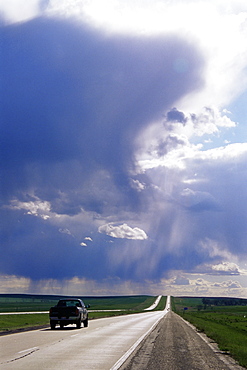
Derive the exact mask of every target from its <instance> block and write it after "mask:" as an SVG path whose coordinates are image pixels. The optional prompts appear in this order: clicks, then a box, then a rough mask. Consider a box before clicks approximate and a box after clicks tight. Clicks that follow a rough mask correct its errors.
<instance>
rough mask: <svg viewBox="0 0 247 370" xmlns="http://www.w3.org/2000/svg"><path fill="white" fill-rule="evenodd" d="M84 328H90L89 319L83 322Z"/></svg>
mask: <svg viewBox="0 0 247 370" xmlns="http://www.w3.org/2000/svg"><path fill="white" fill-rule="evenodd" d="M83 325H84V328H87V327H88V317H87V318H86V320H84V321H83Z"/></svg>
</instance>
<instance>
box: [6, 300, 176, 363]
mask: <svg viewBox="0 0 247 370" xmlns="http://www.w3.org/2000/svg"><path fill="white" fill-rule="evenodd" d="M169 305H170V297H169V298H168V300H167V306H166V309H165V310H164V311H148V312H144V313H140V314H131V315H124V316H118V317H110V318H104V319H97V320H92V321H89V326H88V328H81V329H76V327H75V326H67V327H65V328H64V329H60V328H57V329H56V330H50V328H46V329H41V330H34V331H29V332H23V333H17V334H11V335H6V336H2V337H0V351H1V352H0V358H1V360H0V369H18V370H19V369H25V370H28V369H32V370H33V369H39V370H42V369H46V370H47V369H59V370H62V369H66V370H67V369H68V368H73V367H76V368H81V369H83V370H92V369H100V370H109V369H112V370H117V369H118V368H119V367H120V366H121V365H122V364H123V362H124V361H125V360H126V358H127V357H128V356H129V355H130V354H131V353H132V351H134V350H135V348H137V346H138V344H139V343H140V342H141V341H142V340H143V339H144V338H145V337H146V336H147V335H148V334H149V333H150V332H151V331H152V329H153V328H154V327H155V326H156V325H157V323H158V322H159V321H160V320H161V319H162V318H163V317H164V315H166V313H167V312H169Z"/></svg>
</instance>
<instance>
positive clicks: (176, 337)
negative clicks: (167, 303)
mask: <svg viewBox="0 0 247 370" xmlns="http://www.w3.org/2000/svg"><path fill="white" fill-rule="evenodd" d="M209 369H211V370H229V369H231V370H238V369H244V368H242V367H240V366H238V365H237V364H236V363H235V361H234V360H233V359H232V358H229V356H228V355H226V354H223V353H222V352H220V351H219V349H218V346H217V345H216V343H213V342H212V341H211V343H210V341H209V339H208V338H206V336H202V335H199V334H198V333H197V331H196V330H195V328H193V327H192V326H191V325H189V324H188V323H187V322H185V321H184V320H183V319H182V318H181V317H180V316H178V315H176V314H175V313H174V312H168V314H167V315H166V316H164V318H163V319H162V320H161V321H160V323H159V324H158V325H157V326H156V328H155V329H154V330H153V331H152V333H151V334H150V335H149V336H148V337H147V338H146V339H145V340H144V341H143V342H142V343H141V345H140V346H139V347H137V349H136V350H135V351H134V352H133V354H132V355H131V356H130V357H129V358H128V360H127V361H126V362H125V363H124V364H123V365H122V366H121V367H120V370H209Z"/></svg>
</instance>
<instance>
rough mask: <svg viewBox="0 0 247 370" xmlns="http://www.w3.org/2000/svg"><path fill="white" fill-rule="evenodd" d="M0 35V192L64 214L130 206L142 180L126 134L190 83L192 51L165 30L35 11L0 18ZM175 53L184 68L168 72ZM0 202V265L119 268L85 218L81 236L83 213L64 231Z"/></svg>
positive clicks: (22, 271)
mask: <svg viewBox="0 0 247 370" xmlns="http://www.w3.org/2000/svg"><path fill="white" fill-rule="evenodd" d="M1 47H2V52H3V58H2V61H1V81H2V84H1V86H2V91H1V106H2V109H1V128H0V144H1V149H0V155H1V175H2V182H1V199H2V204H3V205H4V204H8V202H9V201H11V200H13V199H18V200H20V201H22V202H30V201H33V202H34V201H35V199H37V197H38V198H39V199H41V200H43V201H48V202H49V203H50V204H51V211H52V212H54V213H57V214H66V215H68V216H73V215H78V214H79V213H80V212H81V210H82V208H83V209H84V210H86V211H90V212H95V213H97V214H100V215H103V214H104V215H112V214H114V213H115V214H117V213H120V212H121V211H123V210H128V209H132V210H133V209H135V210H136V211H137V210H138V204H139V203H141V199H140V197H141V196H142V192H141V191H138V190H137V189H135V188H134V187H133V186H131V182H130V177H129V176H130V175H129V174H130V172H131V171H133V170H134V169H135V139H136V137H137V135H138V134H139V133H140V132H141V131H142V130H143V129H144V128H146V127H147V125H148V124H149V123H150V122H151V121H153V120H155V119H161V118H162V114H163V113H164V111H165V110H167V109H169V107H170V106H173V104H174V102H175V101H176V100H177V99H179V98H181V97H182V96H183V95H184V94H186V93H189V92H190V91H192V90H194V89H196V88H198V87H199V86H200V84H201V83H202V81H201V77H200V71H201V68H202V59H201V57H200V55H199V53H198V52H197V51H196V50H195V49H194V48H193V47H192V46H191V45H190V44H189V43H187V42H186V41H185V40H182V39H179V38H177V37H175V36H169V37H149V38H148V37H146V38H145V37H134V36H120V35H118V36H113V35H105V34H103V33H100V32H97V31H95V30H92V29H89V28H87V27H85V26H83V25H81V24H79V23H78V24H75V23H74V24H73V23H71V22H69V21H61V20H55V19H45V18H39V19H35V20H32V21H30V22H27V23H21V24H17V25H12V26H6V27H2V29H1ZM181 58H182V59H183V60H186V63H187V66H188V68H187V69H186V71H184V72H183V73H181V71H180V72H179V73H178V72H177V68H176V63H177V60H181ZM180 119H181V117H180ZM176 144H177V143H176ZM139 188H140V186H139ZM139 190H140V189H139ZM144 199H145V198H144ZM1 212H2V214H1V218H2V219H5V220H8V222H4V227H3V230H2V240H3V243H2V248H3V249H4V253H2V256H4V258H2V259H1V270H2V272H4V273H9V274H11V273H14V274H19V275H23V276H29V277H33V278H35V279H40V278H42V277H44V278H48V277H54V276H55V277H56V278H61V277H62V276H64V277H68V276H75V275H80V276H87V277H91V278H101V277H102V276H107V275H108V274H109V273H118V274H119V275H121V274H123V275H125V273H126V271H125V272H123V271H122V268H119V269H118V268H116V269H115V270H114V264H112V265H111V266H110V265H109V253H111V248H110V250H108V251H107V252H106V250H105V247H106V246H108V247H109V240H108V238H107V237H106V236H103V235H101V234H99V233H98V234H97V235H96V229H94V230H93V233H95V234H92V237H93V243H92V245H93V246H95V245H96V247H93V246H92V248H91V247H90V248H82V247H81V246H80V242H82V240H79V236H80V237H81V238H82V237H85V236H86V235H88V232H89V227H90V226H89V224H86V223H85V225H83V224H82V225H81V226H80V227H81V232H80V233H77V235H76V236H75V237H74V236H73V235H74V232H71V231H70V229H69V228H68V227H67V225H59V226H57V225H54V224H52V223H50V221H49V220H44V219H42V218H40V217H37V215H32V214H29V215H27V214H26V215H24V214H23V213H24V211H23V209H21V207H19V209H18V210H17V209H16V210H14V209H8V208H2V210H1ZM35 216H36V217H35ZM134 227H135V225H133V228H134ZM59 230H68V232H67V233H65V232H60V231H59ZM78 235H79V236H78ZM118 243H120V244H121V243H122V242H120V241H118ZM130 243H131V244H130V245H131V246H132V245H135V246H136V245H137V244H136V241H133V242H132V241H131V242H130ZM99 246H100V247H99ZM108 249H109V248H108ZM85 250H86V251H87V252H86V253H87V259H86V261H85V256H84V255H83V253H85V252H84V251H85ZM68 256H69V257H68ZM99 261H100V265H101V266H103V267H104V268H102V269H98V270H97V269H95V270H94V271H92V269H91V268H90V267H89V266H91V265H94V266H97V265H98V264H99ZM64 265H66V267H65V268H63V269H60V268H59V266H64ZM137 265H138V263H137V262H136V269H138V267H137ZM127 271H128V272H129V270H128V269H127ZM157 271H159V269H158V270H157ZM132 275H133V276H134V275H135V271H133V273H132Z"/></svg>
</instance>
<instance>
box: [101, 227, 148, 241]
mask: <svg viewBox="0 0 247 370" xmlns="http://www.w3.org/2000/svg"><path fill="white" fill-rule="evenodd" d="M98 230H99V232H100V233H102V234H106V235H109V236H111V237H113V238H118V239H134V240H145V239H147V238H148V237H147V234H146V233H145V231H143V230H142V229H140V228H138V227H134V228H131V227H130V226H128V225H127V224H122V225H117V226H115V225H114V224H111V223H109V224H106V225H102V226H100V227H99V229H98Z"/></svg>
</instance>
